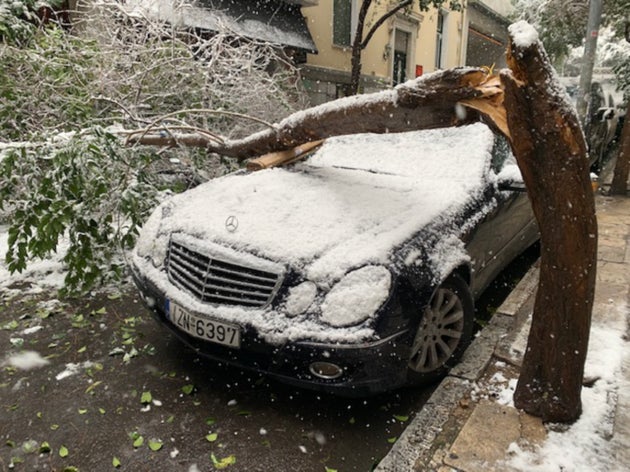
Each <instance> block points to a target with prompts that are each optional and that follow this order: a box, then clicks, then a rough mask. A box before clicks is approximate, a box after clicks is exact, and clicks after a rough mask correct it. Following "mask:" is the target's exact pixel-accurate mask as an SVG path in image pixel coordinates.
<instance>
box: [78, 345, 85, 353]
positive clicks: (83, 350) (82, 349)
mask: <svg viewBox="0 0 630 472" xmlns="http://www.w3.org/2000/svg"><path fill="white" fill-rule="evenodd" d="M85 351H87V346H83V347H81V348H79V349H78V350H77V352H78V353H79V354H81V353H84V352H85Z"/></svg>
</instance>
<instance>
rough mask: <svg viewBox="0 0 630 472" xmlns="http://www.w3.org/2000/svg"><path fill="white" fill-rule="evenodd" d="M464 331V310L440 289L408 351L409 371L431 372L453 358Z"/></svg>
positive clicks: (448, 291) (449, 292)
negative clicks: (409, 352)
mask: <svg viewBox="0 0 630 472" xmlns="http://www.w3.org/2000/svg"><path fill="white" fill-rule="evenodd" d="M463 331H464V307H463V304H462V301H461V299H460V298H459V296H458V295H457V294H456V293H455V292H454V291H453V290H451V289H449V288H444V287H440V288H439V289H438V290H437V291H436V293H435V294H434V295H433V298H431V301H430V303H429V306H427V308H426V310H425V312H424V317H423V319H422V322H421V325H420V328H419V329H418V332H417V333H416V337H415V339H414V341H413V345H412V349H411V359H410V360H409V367H410V368H411V369H412V370H414V371H416V372H420V373H427V372H433V371H435V370H436V369H439V368H440V367H442V366H443V365H444V364H445V363H446V362H447V361H448V360H449V359H450V358H451V356H452V355H453V353H454V352H455V350H456V349H457V346H458V345H459V342H460V339H461V338H462V334H463Z"/></svg>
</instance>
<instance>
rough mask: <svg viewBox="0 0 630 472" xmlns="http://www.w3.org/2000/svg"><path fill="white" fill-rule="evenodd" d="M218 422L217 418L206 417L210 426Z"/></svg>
mask: <svg viewBox="0 0 630 472" xmlns="http://www.w3.org/2000/svg"><path fill="white" fill-rule="evenodd" d="M216 422H217V420H215V419H214V418H206V424H207V425H208V426H212V425H213V424H214V423H216Z"/></svg>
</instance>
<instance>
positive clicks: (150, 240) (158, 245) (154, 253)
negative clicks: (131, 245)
mask: <svg viewBox="0 0 630 472" xmlns="http://www.w3.org/2000/svg"><path fill="white" fill-rule="evenodd" d="M161 224H162V215H161V210H160V209H159V208H158V210H156V211H154V212H153V214H152V215H151V216H150V217H149V219H148V220H147V221H146V223H145V224H144V225H143V226H142V229H141V230H140V234H139V235H138V239H137V240H136V247H135V251H136V254H138V256H139V257H141V258H143V259H150V260H151V262H152V263H153V265H154V266H155V267H161V266H162V265H164V260H165V259H166V252H167V250H168V236H167V235H164V234H160V233H159V231H160V226H161Z"/></svg>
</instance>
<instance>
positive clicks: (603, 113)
mask: <svg viewBox="0 0 630 472" xmlns="http://www.w3.org/2000/svg"><path fill="white" fill-rule="evenodd" d="M614 116H615V109H614V108H606V107H602V108H600V109H599V110H597V114H596V115H595V118H596V119H597V120H598V121H604V120H612V119H613V118H614Z"/></svg>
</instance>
